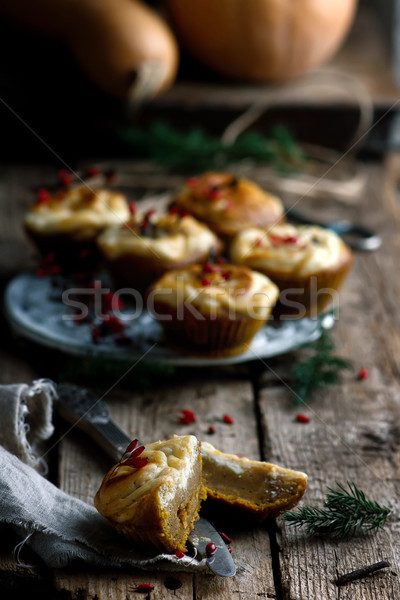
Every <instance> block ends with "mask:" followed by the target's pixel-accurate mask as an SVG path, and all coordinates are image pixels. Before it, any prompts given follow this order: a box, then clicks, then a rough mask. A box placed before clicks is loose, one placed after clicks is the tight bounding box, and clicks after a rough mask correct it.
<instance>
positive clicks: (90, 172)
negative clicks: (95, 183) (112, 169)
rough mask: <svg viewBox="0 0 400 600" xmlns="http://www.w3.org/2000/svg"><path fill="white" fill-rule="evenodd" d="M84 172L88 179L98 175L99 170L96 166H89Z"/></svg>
mask: <svg viewBox="0 0 400 600" xmlns="http://www.w3.org/2000/svg"><path fill="white" fill-rule="evenodd" d="M86 172H87V174H88V176H89V177H95V176H96V175H100V173H101V170H100V169H99V167H96V165H91V166H90V167H88V168H87V171H86Z"/></svg>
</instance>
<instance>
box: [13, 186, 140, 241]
mask: <svg viewBox="0 0 400 600" xmlns="http://www.w3.org/2000/svg"><path fill="white" fill-rule="evenodd" d="M129 216H130V213H129V206H128V202H127V200H126V197H125V196H124V195H123V194H121V193H118V192H113V191H110V190H107V189H94V190H92V189H90V188H88V187H86V186H83V187H76V188H71V189H66V190H61V191H59V192H57V193H56V194H54V195H53V196H50V198H49V200H48V201H47V202H43V203H38V204H35V205H34V206H33V207H32V208H31V209H30V210H29V211H28V212H27V213H26V215H25V220H24V222H25V225H26V226H27V227H28V228H29V229H31V230H33V231H36V232H38V233H45V234H50V233H57V232H60V231H61V232H65V233H68V232H72V231H75V230H77V229H80V228H84V227H90V228H95V229H98V230H100V229H103V228H104V227H106V226H108V225H114V224H115V225H120V224H121V223H124V222H126V221H127V220H128V219H129Z"/></svg>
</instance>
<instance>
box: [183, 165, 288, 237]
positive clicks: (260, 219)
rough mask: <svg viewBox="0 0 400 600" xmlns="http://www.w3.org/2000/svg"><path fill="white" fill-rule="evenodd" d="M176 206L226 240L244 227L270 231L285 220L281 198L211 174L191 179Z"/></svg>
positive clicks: (229, 177) (224, 175)
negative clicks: (270, 226) (266, 228)
mask: <svg viewBox="0 0 400 600" xmlns="http://www.w3.org/2000/svg"><path fill="white" fill-rule="evenodd" d="M172 205H173V206H177V207H179V208H180V209H182V210H187V211H189V213H190V214H192V215H193V216H194V217H195V218H196V219H198V220H199V221H202V222H203V223H206V224H207V225H208V227H209V228H210V229H212V230H213V231H215V233H216V234H217V235H219V236H221V237H223V238H224V239H230V238H231V237H232V236H234V235H236V234H237V233H238V232H239V231H241V230H242V229H243V228H244V227H251V226H255V227H266V226H268V225H273V224H276V223H279V222H281V221H283V220H284V209H283V205H282V202H281V200H280V199H279V198H277V197H276V196H274V195H272V194H269V193H268V192H266V191H264V190H262V189H261V188H260V187H259V186H258V185H256V184H255V183H253V182H251V181H249V180H247V179H243V178H241V177H236V176H235V175H232V174H230V173H216V172H207V173H203V174H202V175H199V176H198V177H192V178H190V179H188V180H187V181H186V183H185V185H184V186H183V188H182V189H181V190H180V191H179V192H178V193H177V194H176V195H175V196H174V198H173V199H172Z"/></svg>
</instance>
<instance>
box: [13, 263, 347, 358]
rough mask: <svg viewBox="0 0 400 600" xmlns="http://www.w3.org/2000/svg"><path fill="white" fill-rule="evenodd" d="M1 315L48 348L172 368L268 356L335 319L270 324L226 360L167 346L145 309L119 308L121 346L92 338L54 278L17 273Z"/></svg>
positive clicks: (303, 340)
mask: <svg viewBox="0 0 400 600" xmlns="http://www.w3.org/2000/svg"><path fill="white" fill-rule="evenodd" d="M4 308H5V314H6V317H7V319H8V321H9V322H10V324H11V326H12V327H13V329H14V330H15V332H16V333H18V334H20V335H21V336H23V337H25V338H27V339H29V340H32V341H34V342H36V343H39V344H41V345H43V346H46V347H49V348H56V349H57V350H61V351H63V352H65V353H67V354H70V355H75V356H85V357H90V356H91V357H95V358H108V359H112V360H124V361H126V360H137V359H139V358H143V359H144V360H146V361H153V362H157V363H164V364H171V365H176V366H188V367H189V366H190V367H192V366H199V367H201V366H207V365H229V364H238V363H244V362H249V361H255V360H260V359H267V358H271V357H274V356H279V355H281V354H285V353H287V352H290V351H292V350H295V349H296V348H298V347H299V346H301V345H303V344H305V343H308V342H312V341H314V340H317V339H318V338H319V337H320V336H321V333H322V331H323V330H324V329H330V328H331V327H333V325H334V322H335V317H334V315H333V313H331V312H327V313H325V314H323V315H322V316H320V317H319V318H318V319H298V320H292V321H282V322H280V323H279V324H276V325H275V324H272V322H271V323H269V324H267V325H266V326H265V327H263V328H262V329H261V330H260V331H259V332H258V333H257V334H256V336H255V337H254V339H253V342H252V344H251V346H250V348H249V350H248V351H247V352H244V353H242V354H239V355H238V356H233V357H227V358H208V357H205V358H203V357H197V356H189V355H187V354H186V353H183V352H182V353H179V352H177V351H174V350H172V349H171V348H169V347H168V345H167V344H166V342H165V340H164V337H163V331H162V328H161V326H160V325H159V323H157V321H155V319H153V317H152V316H151V314H150V313H149V312H147V311H146V310H141V311H140V312H139V311H138V310H136V309H135V308H133V309H132V307H130V308H129V307H127V308H122V309H121V311H120V315H119V316H120V318H121V320H122V321H123V322H124V324H125V330H124V335H125V336H126V337H127V338H129V344H128V345H123V346H121V345H120V344H118V343H117V341H116V337H115V336H113V335H109V336H107V337H104V338H101V339H100V340H99V342H98V343H94V342H93V341H92V336H91V329H90V325H89V324H80V325H77V323H76V322H75V321H72V320H71V312H70V311H69V310H68V306H67V305H66V303H65V302H64V301H63V297H62V287H61V286H60V283H59V282H57V279H56V278H55V279H53V278H51V277H36V276H35V275H34V274H33V273H22V274H20V275H18V276H16V277H15V278H14V279H13V280H11V281H10V283H9V284H8V286H7V288H6V291H5V297H4Z"/></svg>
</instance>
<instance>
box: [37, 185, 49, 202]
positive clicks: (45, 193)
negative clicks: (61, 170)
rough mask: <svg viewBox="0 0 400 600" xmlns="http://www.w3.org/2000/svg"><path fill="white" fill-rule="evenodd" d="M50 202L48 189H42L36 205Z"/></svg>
mask: <svg viewBox="0 0 400 600" xmlns="http://www.w3.org/2000/svg"><path fill="white" fill-rule="evenodd" d="M49 200H50V192H49V190H47V189H46V188H40V189H39V190H38V191H37V193H36V204H47V202H48V201H49Z"/></svg>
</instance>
